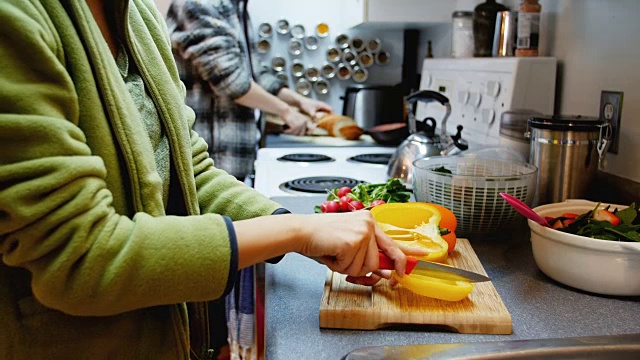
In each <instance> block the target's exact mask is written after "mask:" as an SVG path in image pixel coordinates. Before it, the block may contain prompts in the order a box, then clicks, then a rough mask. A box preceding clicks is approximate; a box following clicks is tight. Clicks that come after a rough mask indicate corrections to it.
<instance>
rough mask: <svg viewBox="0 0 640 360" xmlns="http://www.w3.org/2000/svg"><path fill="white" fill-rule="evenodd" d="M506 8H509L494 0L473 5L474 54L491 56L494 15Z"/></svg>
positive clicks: (494, 23)
mask: <svg viewBox="0 0 640 360" xmlns="http://www.w3.org/2000/svg"><path fill="white" fill-rule="evenodd" d="M506 10H509V8H507V7H506V6H504V5H502V4H498V3H496V0H487V1H486V2H484V3H482V4H480V5H478V6H476V7H475V9H474V11H473V43H474V52H473V55H474V56H476V57H488V56H491V53H492V51H493V36H494V34H495V30H496V16H497V15H498V12H499V11H506Z"/></svg>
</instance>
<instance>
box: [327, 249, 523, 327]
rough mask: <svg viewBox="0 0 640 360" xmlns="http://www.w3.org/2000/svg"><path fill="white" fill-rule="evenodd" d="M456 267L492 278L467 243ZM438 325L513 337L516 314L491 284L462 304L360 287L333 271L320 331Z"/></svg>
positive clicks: (453, 260) (384, 286) (382, 286)
mask: <svg viewBox="0 0 640 360" xmlns="http://www.w3.org/2000/svg"><path fill="white" fill-rule="evenodd" d="M447 263H449V264H450V265H453V266H456V267H459V268H462V269H465V270H469V271H474V272H477V273H480V274H484V275H486V274H487V273H486V272H485V271H484V268H483V267H482V264H481V263H480V260H479V259H478V256H477V255H476V253H475V252H474V251H473V248H472V247H471V244H469V241H468V240H467V239H458V240H457V244H456V248H455V250H454V251H453V252H452V253H451V254H450V256H449V259H448V260H447ZM403 324H408V325H437V326H443V327H445V328H447V329H448V330H453V331H456V332H459V333H465V334H511V331H512V323H511V315H510V314H509V311H507V308H506V307H505V305H504V303H503V302H502V299H501V298H500V295H499V294H498V292H497V291H496V288H495V287H494V286H493V283H492V282H490V281H487V282H482V283H475V284H474V289H473V291H472V292H471V294H469V296H468V297H467V298H466V299H464V300H462V301H457V302H449V301H443V300H438V299H433V298H428V297H424V296H420V295H417V294H414V293H412V292H411V291H409V290H407V289H403V288H402V287H401V286H400V285H398V286H397V287H396V288H395V289H392V288H391V287H390V286H389V285H388V281H380V282H379V283H378V284H376V286H374V287H368V286H362V285H354V284H351V283H349V282H347V281H346V280H345V276H344V275H342V274H338V273H334V272H333V271H329V272H328V274H327V279H326V281H325V285H324V292H323V294H322V301H321V303H320V327H321V328H340V329H359V330H374V329H379V328H383V327H387V326H392V325H394V326H395V325H403Z"/></svg>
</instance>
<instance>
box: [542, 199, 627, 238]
mask: <svg viewBox="0 0 640 360" xmlns="http://www.w3.org/2000/svg"><path fill="white" fill-rule="evenodd" d="M599 207H600V203H598V204H597V205H596V207H595V208H594V209H593V210H591V211H588V212H586V213H584V214H581V215H580V216H578V217H576V218H575V221H573V222H571V223H569V224H568V225H567V226H565V227H561V228H558V229H556V230H559V231H563V232H567V233H570V234H575V235H580V236H586V237H590V238H594V239H601V240H612V241H626V242H640V233H639V232H640V215H639V213H638V211H639V210H640V204H638V205H636V203H633V204H631V205H630V206H629V207H628V208H626V209H624V210H618V209H615V210H613V211H612V210H610V207H609V206H608V207H606V208H605V210H608V211H610V212H611V213H612V214H613V215H615V216H616V217H617V218H618V219H620V223H619V224H618V225H615V226H614V225H613V224H612V223H611V222H609V221H599V220H596V219H594V214H595V213H596V211H598V209H599ZM566 220H571V219H570V218H568V217H564V216H560V217H557V218H554V219H552V220H551V221H549V224H552V225H553V224H555V223H556V222H557V221H561V222H564V221H566Z"/></svg>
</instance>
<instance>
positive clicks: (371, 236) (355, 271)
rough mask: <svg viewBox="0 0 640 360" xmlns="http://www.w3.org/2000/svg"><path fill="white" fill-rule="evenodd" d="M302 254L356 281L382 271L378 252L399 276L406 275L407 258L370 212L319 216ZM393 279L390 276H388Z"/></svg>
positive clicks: (309, 225)
mask: <svg viewBox="0 0 640 360" xmlns="http://www.w3.org/2000/svg"><path fill="white" fill-rule="evenodd" d="M305 226H306V230H305V231H308V234H307V236H305V237H304V239H305V243H304V244H302V248H301V250H300V252H301V253H302V254H303V255H305V256H308V257H311V258H314V259H316V260H317V261H319V262H321V263H323V264H325V265H327V267H329V269H331V270H333V271H337V272H339V273H343V274H346V275H350V276H351V277H354V278H360V277H364V276H366V275H367V274H368V273H370V272H375V273H378V274H382V275H383V276H384V274H385V272H384V271H381V270H378V266H379V262H378V259H379V257H378V251H382V252H384V253H385V254H386V255H387V256H388V257H389V258H390V259H391V260H393V262H394V268H395V270H396V271H397V272H398V274H404V272H405V266H406V261H407V259H406V256H405V254H404V253H403V251H402V250H401V249H400V248H399V247H398V245H397V244H396V243H395V242H394V241H393V240H391V239H390V238H389V237H388V236H387V235H386V234H385V233H384V232H383V231H382V230H381V229H380V228H379V227H378V226H377V224H376V222H375V220H374V218H373V216H372V215H371V213H370V212H369V211H354V212H350V213H341V214H317V215H313V219H311V221H309V222H308V223H307V224H306V225H305ZM387 276H389V274H387Z"/></svg>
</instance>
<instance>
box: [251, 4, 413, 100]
mask: <svg viewBox="0 0 640 360" xmlns="http://www.w3.org/2000/svg"><path fill="white" fill-rule="evenodd" d="M361 12H362V8H358V6H357V4H355V3H353V2H351V0H349V1H347V2H345V1H344V0H323V1H321V2H318V1H300V0H298V1H291V0H270V1H264V0H252V1H250V2H249V14H250V15H251V21H252V23H253V25H254V29H257V27H258V25H259V24H260V23H263V22H266V23H269V24H271V25H272V26H275V24H276V22H277V21H278V20H280V19H286V20H287V21H289V24H290V25H294V24H301V25H302V26H304V27H305V29H306V33H307V35H311V34H313V35H315V27H316V25H317V24H318V23H321V22H324V23H326V24H328V25H329V29H330V30H329V35H328V36H327V37H326V38H319V40H320V42H319V44H318V49H317V50H314V51H309V50H307V49H305V50H304V51H303V52H302V54H301V55H300V56H292V55H290V54H289V53H288V51H287V44H288V40H289V39H290V38H291V36H290V35H280V34H274V35H273V37H272V39H271V40H272V41H271V45H272V47H271V51H270V52H269V53H266V54H262V55H261V59H262V60H263V61H264V62H265V63H267V64H270V62H271V59H272V58H273V57H274V56H283V57H284V58H285V59H286V60H287V61H288V63H289V64H290V63H291V61H292V60H293V59H299V60H301V61H302V62H303V63H304V64H305V66H315V67H317V68H320V67H321V66H322V65H323V63H324V62H326V55H325V50H326V49H327V48H328V47H329V46H331V45H335V37H336V36H337V35H339V34H341V33H345V34H347V35H349V36H350V37H353V36H361V37H362V38H363V39H365V40H366V39H371V38H378V39H380V40H381V41H382V45H383V49H385V50H386V51H389V52H390V54H391V62H390V63H389V64H388V65H385V66H380V65H375V64H374V65H372V66H371V67H370V68H368V71H369V79H368V80H367V81H366V83H365V84H367V85H394V84H397V83H399V82H400V81H401V77H402V50H403V46H402V45H403V33H402V31H401V30H397V29H396V30H389V29H364V28H350V26H351V24H353V23H355V22H357V20H356V19H354V18H357V16H358V15H360V14H361ZM329 83H330V85H331V90H330V92H329V94H327V95H318V94H315V93H312V94H311V95H310V96H311V97H314V98H318V99H320V100H323V101H326V102H327V103H329V104H330V105H331V106H332V107H333V109H334V110H335V111H337V112H341V111H342V100H341V99H340V97H341V96H342V95H344V91H345V88H346V87H348V86H350V85H353V84H355V83H354V82H353V80H338V79H337V78H335V77H334V78H333V79H331V80H330V81H329ZM294 86H295V85H294V79H291V78H290V87H291V88H292V89H293V88H295V87H294Z"/></svg>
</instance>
